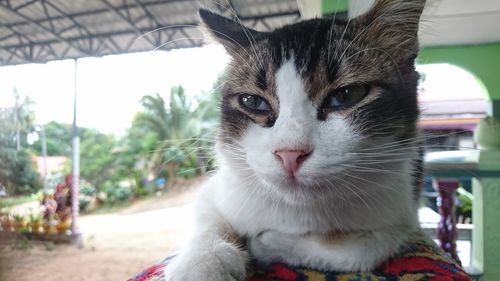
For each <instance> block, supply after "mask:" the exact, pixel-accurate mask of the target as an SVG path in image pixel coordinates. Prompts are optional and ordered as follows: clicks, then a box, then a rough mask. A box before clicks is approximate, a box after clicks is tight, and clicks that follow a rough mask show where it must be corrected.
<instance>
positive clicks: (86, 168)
mask: <svg viewBox="0 0 500 281" xmlns="http://www.w3.org/2000/svg"><path fill="white" fill-rule="evenodd" d="M80 141H81V142H80V176H81V178H82V179H85V180H86V181H88V182H89V183H90V184H92V185H93V186H94V187H95V188H96V189H97V190H100V188H101V185H102V184H103V183H104V182H105V181H112V182H114V183H116V182H118V181H119V180H120V178H119V177H117V175H116V174H115V173H114V170H115V165H114V164H115V160H116V159H117V155H115V154H114V153H113V150H114V148H115V146H116V145H117V141H116V139H115V137H114V136H112V135H106V134H103V133H100V132H98V131H97V130H94V129H81V130H80Z"/></svg>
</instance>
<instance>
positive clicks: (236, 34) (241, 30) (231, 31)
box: [199, 9, 261, 54]
mask: <svg viewBox="0 0 500 281" xmlns="http://www.w3.org/2000/svg"><path fill="white" fill-rule="evenodd" d="M199 14H200V17H201V20H202V21H203V23H204V24H205V27H206V28H207V30H208V31H209V32H210V33H211V34H212V36H213V37H214V38H215V40H217V41H218V42H219V43H221V44H222V45H223V46H224V47H225V48H226V50H227V51H228V52H229V53H230V54H235V53H238V52H241V51H243V50H244V49H245V48H246V47H248V46H250V45H251V44H252V43H253V41H254V40H255V38H256V37H257V36H258V35H259V34H260V33H261V32H258V31H256V30H253V29H251V28H248V27H246V26H244V25H243V24H242V23H240V22H236V21H234V20H231V19H228V18H226V17H223V16H221V15H218V14H216V13H213V12H211V11H208V10H205V9H200V11H199Z"/></svg>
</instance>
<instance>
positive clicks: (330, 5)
mask: <svg viewBox="0 0 500 281" xmlns="http://www.w3.org/2000/svg"><path fill="white" fill-rule="evenodd" d="M348 9H349V0H322V1H321V10H322V11H323V15H328V14H333V13H335V12H347V10H348Z"/></svg>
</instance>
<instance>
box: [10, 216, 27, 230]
mask: <svg viewBox="0 0 500 281" xmlns="http://www.w3.org/2000/svg"><path fill="white" fill-rule="evenodd" d="M13 218H14V229H15V230H17V231H19V230H21V229H24V228H25V227H26V224H27V222H26V218H25V217H24V216H22V215H20V214H14V216H13Z"/></svg>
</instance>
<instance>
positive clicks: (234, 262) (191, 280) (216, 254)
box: [164, 242, 246, 281]
mask: <svg viewBox="0 0 500 281" xmlns="http://www.w3.org/2000/svg"><path fill="white" fill-rule="evenodd" d="M245 260H246V256H245V253H244V252H243V251H241V250H240V249H238V248H236V247H235V246H234V245H231V244H229V243H226V242H221V243H217V244H216V245H214V246H213V247H210V248H204V249H197V250H194V249H192V250H190V251H187V252H185V253H182V254H181V255H179V256H177V257H176V259H175V260H174V261H173V262H172V263H171V264H169V265H168V266H167V268H166V269H165V279H164V280H165V281H244V280H245V278H246V269H245Z"/></svg>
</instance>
